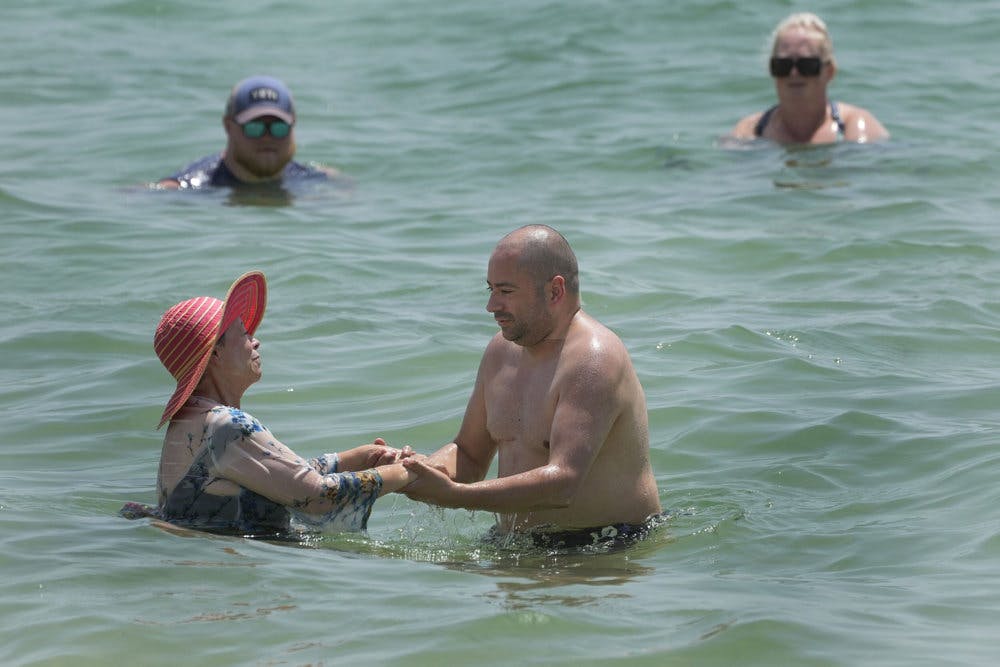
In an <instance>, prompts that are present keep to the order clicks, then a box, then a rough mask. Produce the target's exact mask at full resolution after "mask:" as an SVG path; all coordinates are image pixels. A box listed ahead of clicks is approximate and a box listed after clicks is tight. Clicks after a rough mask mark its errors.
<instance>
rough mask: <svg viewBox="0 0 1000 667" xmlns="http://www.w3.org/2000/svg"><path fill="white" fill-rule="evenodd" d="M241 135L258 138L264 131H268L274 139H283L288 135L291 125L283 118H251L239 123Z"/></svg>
mask: <svg viewBox="0 0 1000 667" xmlns="http://www.w3.org/2000/svg"><path fill="white" fill-rule="evenodd" d="M241 127H242V128H243V136H244V137H247V138H248V139H260V138H261V137H263V136H264V133H265V132H269V133H270V134H271V136H272V137H274V138H275V139H284V138H285V137H287V136H288V133H289V131H291V129H292V126H291V125H289V124H288V123H286V122H285V121H283V120H272V121H264V120H251V121H249V122H247V123H243V125H241Z"/></svg>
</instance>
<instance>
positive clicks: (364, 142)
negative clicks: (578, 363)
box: [0, 0, 1000, 667]
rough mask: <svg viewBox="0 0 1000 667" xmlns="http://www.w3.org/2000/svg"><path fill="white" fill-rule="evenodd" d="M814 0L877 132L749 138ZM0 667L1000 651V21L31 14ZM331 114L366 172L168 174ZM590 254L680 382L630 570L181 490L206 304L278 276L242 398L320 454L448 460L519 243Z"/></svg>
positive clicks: (17, 81) (132, 0) (305, 131)
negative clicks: (231, 142) (165, 340)
mask: <svg viewBox="0 0 1000 667" xmlns="http://www.w3.org/2000/svg"><path fill="white" fill-rule="evenodd" d="M798 10H812V11H816V12H817V13H819V14H820V15H821V16H823V17H824V18H825V19H826V20H827V22H828V24H829V25H830V29H831V31H832V33H833V38H834V44H835V49H836V54H837V60H838V64H839V71H838V73H837V77H836V79H835V80H834V81H833V83H832V84H831V94H832V96H833V97H835V98H836V99H840V100H843V101H847V102H850V103H853V104H858V105H862V106H864V107H866V108H868V109H870V110H871V111H872V112H873V113H875V114H876V115H877V116H878V118H879V119H880V120H881V121H882V122H883V123H884V124H885V125H886V127H887V128H889V130H890V131H891V132H892V140H891V141H890V142H888V143H887V144H885V145H879V146H847V145H836V146H828V147H819V148H811V149H797V148H780V147H775V146H768V145H763V146H753V147H749V148H747V149H744V150H730V149H727V148H724V147H722V146H720V142H719V138H720V137H721V136H723V135H724V134H725V133H726V132H727V131H728V130H729V129H730V128H731V127H732V126H733V125H734V124H735V123H736V121H737V120H739V118H741V117H742V116H744V115H746V114H748V113H751V112H753V111H757V110H761V109H764V108H766V107H767V106H769V105H770V104H772V103H773V100H774V91H773V86H772V84H771V82H770V80H769V78H768V77H767V75H766V70H765V57H766V48H767V36H768V34H769V33H770V31H771V29H772V28H773V26H774V25H775V24H776V23H777V22H778V21H779V20H780V19H781V18H783V17H784V16H785V15H787V14H788V13H790V12H792V11H798ZM0 17H2V19H3V20H2V21H0V55H2V57H0V63H2V65H0V66H2V68H3V76H2V77H0V93H2V96H3V104H2V105H0V117H2V118H3V119H4V123H3V127H4V129H5V133H4V134H5V138H4V141H3V144H4V154H5V159H4V161H3V164H2V166H0V211H2V216H3V217H2V223H0V224H2V229H3V244H2V260H3V261H2V262H0V278H2V282H3V286H4V290H3V292H2V294H0V308H2V311H3V313H4V323H3V325H2V327H0V356H2V359H3V364H2V366H0V405H2V408H3V409H2V410H0V433H2V434H3V444H2V445H0V565H2V567H0V573H2V575H3V580H2V581H0V639H2V641H0V662H2V663H3V664H10V665H107V664H137V665H177V664H198V665H202V664H210V665H342V664H343V665H348V664H349V665H359V664H364V665H390V664H392V665H396V664H407V665H469V664H478V665H509V664H526V665H597V664H624V665H651V666H653V665H657V666H658V665H699V666H701V665H737V664H738V665H818V666H826V665H831V666H832V665H843V666H855V665H900V666H902V665H906V666H907V667H911V666H913V665H928V666H930V665H934V666H937V665H992V664H995V663H996V660H997V659H998V658H1000V639H998V636H997V630H996V627H997V623H998V618H1000V616H998V614H1000V591H998V586H997V584H996V581H997V580H998V578H1000V509H998V508H1000V484H998V480H1000V449H998V446H997V445H998V442H1000V430H998V429H1000V417H998V413H997V405H998V402H1000V369H998V363H997V358H998V354H997V353H998V352H1000V335H998V329H1000V305H998V298H997V294H998V292H1000V256H998V249H1000V230H998V227H997V224H996V220H997V216H996V211H997V209H998V203H1000V197H998V190H997V183H998V171H1000V170H998V167H997V152H998V144H1000V116H998V115H997V113H996V110H997V109H998V108H1000V89H998V87H997V81H1000V59H998V58H997V57H996V54H997V49H996V35H997V34H998V33H1000V3H998V2H993V1H990V2H986V1H981V2H980V1H972V0H960V1H959V2H953V3H938V2H932V1H931V0H907V1H890V2H868V1H864V0H839V1H836V0H823V1H819V2H816V3H813V4H811V5H805V4H802V3H799V2H787V1H778V0H766V1H761V2H753V3H743V2H733V1H726V0H700V1H692V2H662V1H661V2H653V1H650V0H639V1H637V2H629V3H613V2H602V1H598V0H582V1H579V2H565V1H552V2H527V1H523V0H512V1H511V2H506V3H495V2H484V1H482V0H469V1H467V2H461V3H454V2H439V1H436V0H428V1H427V2H420V3H417V2H400V1H398V0H397V1H392V0H373V1H371V2H337V3H327V2H320V1H319V0H285V1H282V2H279V1H271V0H251V1H249V2H235V1H232V0H224V1H220V2H214V3H203V2H193V1H191V0H180V1H178V2H169V3H168V2H158V1H146V0H88V1H86V2H70V1H69V0H37V1H33V2H26V3H21V4H13V3H9V4H7V5H5V6H4V8H3V9H2V10H0ZM255 73H264V74H271V75H274V76H278V77H280V78H282V79H283V80H285V81H286V82H287V83H288V85H289V86H290V87H291V89H292V91H293V93H294V94H295V98H296V103H297V108H298V112H299V122H298V125H297V128H296V136H297V139H298V153H297V157H298V159H300V160H302V161H304V162H319V163H323V164H329V165H335V166H337V167H338V168H340V169H341V170H342V171H343V172H344V173H345V174H346V175H348V176H349V178H350V181H349V185H348V186H344V187H333V188H319V189H309V190H305V191H301V192H296V193H294V194H293V195H292V196H290V197H288V198H285V199H271V198H255V197H246V196H239V195H237V194H234V193H230V192H226V191H222V192H203V193H190V192H188V193H171V192H155V191H150V190H149V189H148V188H146V187H145V184H147V183H149V182H152V181H155V180H156V179H158V178H160V177H163V176H167V175H169V174H171V173H173V172H174V171H176V170H177V169H179V168H180V167H182V166H183V165H185V164H187V163H188V162H191V161H193V160H195V159H196V158H199V157H201V156H203V155H207V154H209V153H212V152H214V151H217V150H219V149H220V148H221V147H222V145H223V130H222V124H221V115H222V112H223V106H224V103H225V98H226V95H227V93H228V90H229V88H230V86H232V84H233V83H235V82H236V81H237V80H239V79H241V78H243V77H244V76H248V75H250V74H255ZM527 223H544V224H548V225H552V226H553V227H556V228H557V229H559V230H560V231H561V232H563V233H564V234H565V235H566V236H567V238H568V239H569V241H570V243H571V244H572V245H573V247H574V249H575V250H576V253H577V255H578V258H579V262H580V266H581V281H582V294H583V300H584V307H585V309H586V310H587V311H588V312H590V313H591V314H592V315H594V316H595V317H597V318H598V319H600V320H601V321H603V322H604V323H606V324H607V325H608V326H609V327H611V328H612V329H613V330H614V331H616V332H617V333H618V334H619V335H620V336H621V338H622V340H623V341H624V342H625V344H626V345H627V347H628V349H629V351H630V352H631V354H632V358H633V360H634V363H635V366H636V369H637V371H638V374H639V376H640V378H641V380H642V382H643V385H644V387H645V390H646V395H647V401H648V406H649V415H650V430H651V450H652V460H653V466H654V468H655V473H656V479H657V482H658V485H659V488H660V499H661V502H662V503H663V505H664V507H665V508H667V509H669V510H670V511H671V513H672V515H673V518H672V519H671V520H670V522H668V524H667V525H666V526H665V527H664V528H663V529H661V530H660V531H658V532H657V533H656V534H655V535H654V536H653V537H652V538H650V539H648V540H647V541H645V542H643V543H641V544H640V545H638V546H636V547H634V548H632V549H628V550H626V551H624V552H617V553H609V554H585V553H584V554H548V553H537V552H530V551H529V552H525V551H520V550H517V549H500V548H496V547H490V546H487V545H486V544H484V543H483V542H482V541H481V539H480V538H481V537H482V535H483V534H484V533H485V532H486V530H487V529H488V527H489V526H490V524H491V523H492V521H493V518H492V516H491V515H489V514H487V513H482V512H478V513H473V512H466V511H464V510H441V509H434V508H431V507H428V506H427V505H424V504H420V503H416V502H413V501H410V500H408V499H406V498H405V497H402V496H388V497H385V498H383V499H381V500H379V502H378V503H377V505H376V507H375V510H374V513H373V515H372V518H371V522H370V527H369V531H368V533H367V534H353V535H322V536H317V537H316V538H314V539H311V540H308V541H306V542H304V543H301V544H289V543H272V542H264V541H251V540H241V539H234V538H221V537H213V536H209V535H204V534H199V533H178V532H176V531H171V530H166V529H164V528H162V527H158V526H155V525H152V524H150V523H148V522H146V521H126V520H124V519H122V518H120V517H118V516H117V510H118V508H119V507H120V506H121V505H122V503H123V502H125V501H128V500H136V501H143V502H152V501H154V499H155V494H154V489H153V485H154V481H155V476H156V466H157V461H158V457H159V448H160V441H161V438H162V433H161V432H157V431H156V430H155V428H154V427H155V425H156V422H157V420H158V418H159V415H160V411H161V410H162V408H163V405H164V403H165V401H166V399H167V397H168V396H169V395H170V393H171V390H172V384H173V383H172V381H171V379H170V377H169V376H168V375H167V373H166V372H165V371H164V370H163V368H162V367H161V366H160V364H159V362H158V361H157V359H156V357H155V355H154V354H153V350H152V344H151V341H152V334H153V329H154V327H155V325H156V322H157V320H158V318H159V316H160V314H161V313H162V312H163V311H164V310H165V309H166V308H167V307H169V306H170V305H172V304H173V303H175V302H177V301H180V300H182V299H185V298H189V297H192V296H196V295H201V294H206V295H212V296H217V297H221V296H223V295H224V293H225V290H226V288H227V287H228V286H229V284H230V283H231V282H232V281H233V280H234V279H235V278H236V277H237V276H238V275H240V274H241V273H243V272H244V271H246V270H249V269H260V270H263V271H264V272H265V273H266V274H267V276H268V280H269V286H270V301H269V304H268V308H267V315H266V317H265V319H264V321H263V324H262V325H261V327H260V329H259V331H258V336H259V338H260V340H261V341H262V345H261V353H262V356H263V364H264V377H263V379H262V380H261V381H260V382H259V383H258V384H257V385H255V386H254V387H252V388H251V389H250V391H249V392H248V394H247V396H246V397H245V400H244V404H243V405H244V408H245V409H247V410H248V411H250V412H251V413H252V414H254V415H255V416H257V417H258V418H259V419H261V420H262V421H263V422H264V423H266V424H267V425H268V426H269V427H270V428H271V430H272V431H273V432H274V433H275V434H277V435H278V437H280V438H281V439H282V440H283V441H284V442H286V443H287V444H289V445H290V446H291V447H292V448H293V449H295V450H296V451H297V452H299V453H300V454H302V455H306V456H314V455H316V454H319V453H322V452H326V451H336V450H340V449H345V448H348V447H351V446H353V445H356V444H359V443H362V442H370V441H371V440H372V438H374V437H376V436H382V437H385V438H386V439H387V440H388V441H389V442H390V443H392V444H397V445H402V444H411V445H412V446H413V447H415V448H416V449H417V450H418V451H421V452H430V451H432V450H434V449H435V448H436V447H438V446H439V445H441V444H443V443H445V442H447V441H449V440H450V439H451V438H452V437H454V435H455V433H456V431H457V429H458V425H459V421H460V419H461V415H462V412H463V410H464V407H465V402H466V400H467V398H468V395H469V391H470V389H471V386H472V383H473V381H474V378H475V372H476V366H477V363H478V360H479V357H480V354H481V353H482V349H483V347H484V345H485V343H486V342H487V340H488V339H489V337H490V336H491V335H493V333H494V332H495V330H496V328H495V324H494V323H493V321H492V318H491V317H490V316H489V315H488V314H487V313H486V312H485V310H484V306H485V302H486V298H487V293H486V291H485V282H484V278H485V271H486V261H487V259H488V256H489V253H490V251H491V249H492V247H493V245H494V244H495V243H496V241H497V240H498V239H499V238H500V237H501V236H502V235H504V234H505V233H507V232H508V231H511V230H512V229H514V228H516V227H517V226H520V225H522V224H527Z"/></svg>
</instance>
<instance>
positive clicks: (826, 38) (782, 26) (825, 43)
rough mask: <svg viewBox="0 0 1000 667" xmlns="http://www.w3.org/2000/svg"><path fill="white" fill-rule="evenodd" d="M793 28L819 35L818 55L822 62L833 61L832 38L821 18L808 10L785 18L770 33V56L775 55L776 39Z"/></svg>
mask: <svg viewBox="0 0 1000 667" xmlns="http://www.w3.org/2000/svg"><path fill="white" fill-rule="evenodd" d="M794 28H800V29H802V30H803V31H804V32H806V33H809V34H812V35H815V36H816V37H819V57H820V58H822V59H823V61H824V62H830V63H834V64H836V63H835V61H834V59H833V38H831V37H830V31H829V30H828V29H827V27H826V23H824V22H823V19H821V18H820V17H818V16H816V15H815V14H812V13H810V12H799V13H797V14H792V15H791V16H789V17H787V18H785V19H784V20H783V21H782V22H781V23H779V24H778V26H777V27H776V28H775V29H774V32H772V33H771V56H772V57H773V56H775V55H777V49H778V39H779V38H780V37H781V36H782V35H783V34H785V33H786V32H788V31H789V30H792V29H794Z"/></svg>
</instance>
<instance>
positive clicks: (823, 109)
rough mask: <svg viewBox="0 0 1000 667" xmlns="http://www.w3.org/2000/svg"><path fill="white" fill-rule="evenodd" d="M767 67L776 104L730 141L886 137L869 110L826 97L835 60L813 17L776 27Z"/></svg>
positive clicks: (793, 17)
mask: <svg viewBox="0 0 1000 667" xmlns="http://www.w3.org/2000/svg"><path fill="white" fill-rule="evenodd" d="M769 67H770V72H771V77H772V78H773V79H774V89H775V92H776V93H777V95H778V103H777V104H776V105H774V106H772V107H771V108H770V109H767V110H766V111H761V112H758V113H754V114H751V115H749V116H747V117H746V118H744V119H742V120H741V121H740V122H739V123H737V124H736V127H735V128H733V130H732V132H731V136H732V137H734V138H737V139H757V138H763V139H769V140H771V141H774V142H776V143H779V144H831V143H836V142H838V141H849V142H854V143H860V144H863V143H869V142H873V141H880V140H884V139H888V138H889V132H888V131H887V130H886V129H885V127H883V126H882V123H880V122H879V121H878V119H877V118H875V116H874V115H872V113H871V112H870V111H868V110H867V109H863V108H862V107H859V106H854V105H853V104H847V103H846V102H838V101H834V100H831V99H830V98H829V97H828V95H827V87H828V86H829V84H830V82H831V81H832V80H833V77H834V76H835V75H836V74H837V62H836V60H835V58H834V56H833V41H832V40H831V38H830V32H829V31H828V30H827V27H826V24H825V23H824V22H823V20H822V19H820V18H819V17H818V16H816V15H815V14H809V13H800V14H792V15H791V16H789V17H788V18H786V19H785V20H784V21H782V22H781V23H779V24H778V27H777V28H775V30H774V33H773V38H772V45H771V59H770V63H769Z"/></svg>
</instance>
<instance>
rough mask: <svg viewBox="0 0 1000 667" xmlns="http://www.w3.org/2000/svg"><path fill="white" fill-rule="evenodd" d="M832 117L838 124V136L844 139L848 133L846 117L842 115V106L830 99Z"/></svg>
mask: <svg viewBox="0 0 1000 667" xmlns="http://www.w3.org/2000/svg"><path fill="white" fill-rule="evenodd" d="M830 118H832V119H833V122H835V123H836V124H837V136H838V137H839V138H841V139H843V138H844V136H845V135H846V134H847V126H846V125H844V119H843V118H841V117H840V107H839V106H838V105H837V103H836V102H834V101H833V100H830Z"/></svg>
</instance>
